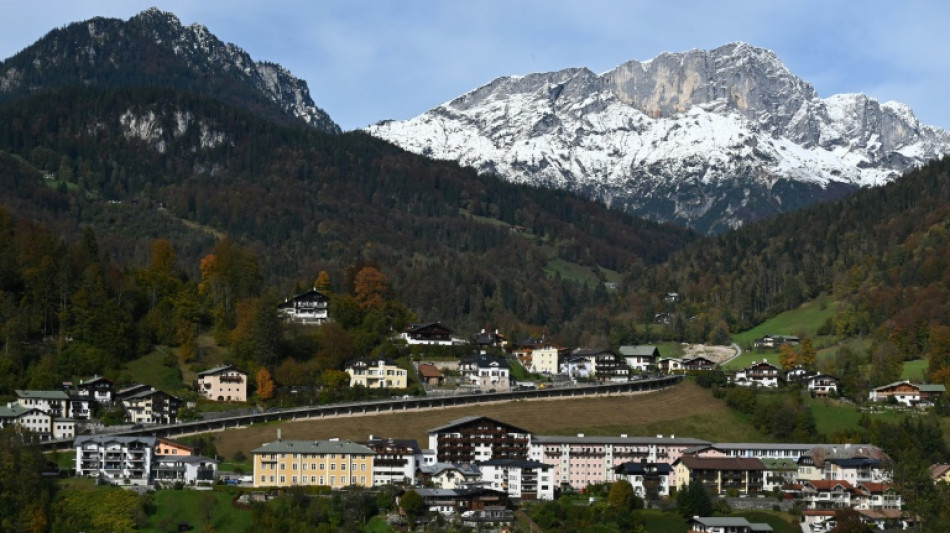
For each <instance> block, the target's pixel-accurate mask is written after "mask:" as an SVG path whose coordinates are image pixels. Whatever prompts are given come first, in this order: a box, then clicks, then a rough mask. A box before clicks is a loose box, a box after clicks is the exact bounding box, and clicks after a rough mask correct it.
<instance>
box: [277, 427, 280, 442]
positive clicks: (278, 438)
mask: <svg viewBox="0 0 950 533" xmlns="http://www.w3.org/2000/svg"><path fill="white" fill-rule="evenodd" d="M277 442H280V428H277Z"/></svg>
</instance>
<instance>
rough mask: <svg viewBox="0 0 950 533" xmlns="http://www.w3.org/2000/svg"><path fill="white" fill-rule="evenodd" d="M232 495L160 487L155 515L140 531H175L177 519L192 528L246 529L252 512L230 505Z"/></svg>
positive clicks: (228, 493) (157, 493) (215, 529)
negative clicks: (161, 488)
mask: <svg viewBox="0 0 950 533" xmlns="http://www.w3.org/2000/svg"><path fill="white" fill-rule="evenodd" d="M233 497H234V494H232V493H230V492H223V491H194V490H160V491H158V492H156V493H155V495H154V498H155V500H154V501H155V509H156V511H155V514H153V515H150V516H149V517H148V522H147V523H146V524H145V525H144V526H143V527H141V528H140V531H143V532H153V533H164V532H173V531H178V523H179V522H188V523H189V524H191V526H192V527H194V530H193V531H202V530H204V531H245V530H246V529H247V528H248V527H249V526H250V525H251V512H250V511H248V510H244V509H237V508H234V507H232V506H231V499H232V498H233Z"/></svg>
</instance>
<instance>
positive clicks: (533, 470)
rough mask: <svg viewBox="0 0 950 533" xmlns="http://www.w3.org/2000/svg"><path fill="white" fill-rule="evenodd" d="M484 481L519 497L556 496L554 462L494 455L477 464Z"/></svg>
mask: <svg viewBox="0 0 950 533" xmlns="http://www.w3.org/2000/svg"><path fill="white" fill-rule="evenodd" d="M478 468H479V469H481V471H482V481H484V482H485V483H487V484H488V487H489V488H491V489H494V490H498V491H502V492H506V493H508V497H509V498H513V499H517V500H553V499H554V480H553V476H552V467H551V465H548V464H544V463H541V462H538V461H526V460H524V459H491V460H488V461H483V462H481V463H479V464H478Z"/></svg>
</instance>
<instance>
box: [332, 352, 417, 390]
mask: <svg viewBox="0 0 950 533" xmlns="http://www.w3.org/2000/svg"><path fill="white" fill-rule="evenodd" d="M343 370H345V371H346V373H347V374H349V375H350V387H356V386H362V387H366V388H367V389H405V388H406V387H408V386H409V373H408V372H406V369H404V368H400V367H399V366H398V365H397V364H396V362H395V361H393V360H392V359H377V360H367V359H357V360H355V361H350V362H349V363H347V364H346V366H345V367H344V368H343Z"/></svg>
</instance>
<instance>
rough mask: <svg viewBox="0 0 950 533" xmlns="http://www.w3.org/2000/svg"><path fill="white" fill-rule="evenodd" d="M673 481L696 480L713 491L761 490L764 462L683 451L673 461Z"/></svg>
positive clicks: (738, 491)
mask: <svg viewBox="0 0 950 533" xmlns="http://www.w3.org/2000/svg"><path fill="white" fill-rule="evenodd" d="M673 470H674V472H675V476H676V485H677V486H678V487H683V486H685V485H689V484H690V483H691V482H692V481H693V480H699V481H700V482H701V483H702V484H703V485H705V486H706V487H707V488H708V489H709V490H710V491H711V492H712V493H713V494H727V493H728V492H729V491H735V492H737V493H739V494H742V495H748V494H755V493H759V492H762V491H763V483H764V473H765V465H764V464H763V463H762V461H760V460H758V459H746V458H738V457H722V458H715V457H696V456H694V455H684V456H682V457H680V458H679V459H677V460H676V462H674V463H673Z"/></svg>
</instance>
